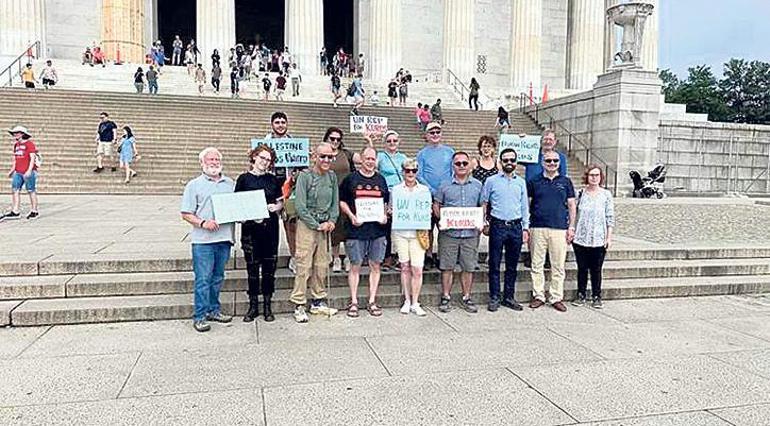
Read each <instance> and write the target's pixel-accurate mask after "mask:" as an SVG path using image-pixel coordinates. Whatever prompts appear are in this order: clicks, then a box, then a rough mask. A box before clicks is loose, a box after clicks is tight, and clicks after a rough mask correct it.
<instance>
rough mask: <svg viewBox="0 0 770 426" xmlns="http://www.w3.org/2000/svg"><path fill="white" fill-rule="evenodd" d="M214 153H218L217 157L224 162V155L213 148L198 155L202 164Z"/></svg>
mask: <svg viewBox="0 0 770 426" xmlns="http://www.w3.org/2000/svg"><path fill="white" fill-rule="evenodd" d="M212 152H216V153H217V156H218V157H219V161H222V153H221V152H220V151H219V150H218V149H216V148H214V147H211V146H210V147H208V148H206V149H204V150H203V151H201V152H200V154H198V161H200V162H201V163H202V162H203V159H204V158H206V156H207V155H209V154H211V153H212Z"/></svg>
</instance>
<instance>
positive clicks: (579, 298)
mask: <svg viewBox="0 0 770 426" xmlns="http://www.w3.org/2000/svg"><path fill="white" fill-rule="evenodd" d="M585 305H586V296H585V295H584V294H578V296H577V298H576V299H575V300H573V301H572V306H585Z"/></svg>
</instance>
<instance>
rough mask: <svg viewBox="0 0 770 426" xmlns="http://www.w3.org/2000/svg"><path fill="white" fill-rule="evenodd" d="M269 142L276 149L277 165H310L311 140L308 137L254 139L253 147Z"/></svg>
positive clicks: (252, 141)
mask: <svg viewBox="0 0 770 426" xmlns="http://www.w3.org/2000/svg"><path fill="white" fill-rule="evenodd" d="M264 144H267V146H269V147H270V148H273V150H274V151H275V167H307V166H309V165H310V140H309V139H307V138H281V139H252V140H251V148H252V149H254V148H256V147H258V146H260V145H264Z"/></svg>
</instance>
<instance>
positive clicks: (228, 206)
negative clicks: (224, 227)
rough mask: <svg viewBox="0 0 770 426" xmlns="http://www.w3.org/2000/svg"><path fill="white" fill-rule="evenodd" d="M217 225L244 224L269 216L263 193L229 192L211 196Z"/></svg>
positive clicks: (257, 191)
mask: <svg viewBox="0 0 770 426" xmlns="http://www.w3.org/2000/svg"><path fill="white" fill-rule="evenodd" d="M211 204H212V207H213V208H214V219H216V221H217V223H233V222H245V221H247V220H259V219H265V218H267V217H268V216H269V213H268V211H267V201H266V200H265V191H264V190H262V189H258V190H256V191H242V192H230V193H222V194H214V195H212V196H211Z"/></svg>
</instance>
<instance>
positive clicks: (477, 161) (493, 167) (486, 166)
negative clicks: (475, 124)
mask: <svg viewBox="0 0 770 426" xmlns="http://www.w3.org/2000/svg"><path fill="white" fill-rule="evenodd" d="M477 147H478V150H479V156H478V157H474V158H473V159H472V160H471V167H473V172H472V174H473V177H474V178H475V179H476V180H478V181H479V182H481V184H482V185H484V182H486V181H487V178H489V177H492V176H494V175H496V174H498V173H499V172H500V171H499V170H498V169H497V141H496V140H495V138H494V137H492V136H489V135H484V136H482V137H481V138H479V143H478V145H477Z"/></svg>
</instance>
